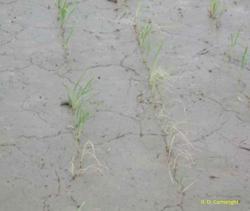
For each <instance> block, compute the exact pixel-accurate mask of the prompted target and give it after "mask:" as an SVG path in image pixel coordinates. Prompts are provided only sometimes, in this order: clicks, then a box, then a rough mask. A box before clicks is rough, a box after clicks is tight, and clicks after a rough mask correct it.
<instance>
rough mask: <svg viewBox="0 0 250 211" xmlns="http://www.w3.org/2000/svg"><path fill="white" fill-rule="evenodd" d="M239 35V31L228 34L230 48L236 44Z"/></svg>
mask: <svg viewBox="0 0 250 211" xmlns="http://www.w3.org/2000/svg"><path fill="white" fill-rule="evenodd" d="M239 37H240V31H238V32H237V33H234V34H231V35H230V48H234V47H235V46H236V45H237V43H238V40H239Z"/></svg>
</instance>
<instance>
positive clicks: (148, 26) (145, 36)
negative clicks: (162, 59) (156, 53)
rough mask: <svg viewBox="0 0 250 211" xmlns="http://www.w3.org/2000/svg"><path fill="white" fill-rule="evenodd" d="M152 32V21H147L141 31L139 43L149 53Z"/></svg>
mask: <svg viewBox="0 0 250 211" xmlns="http://www.w3.org/2000/svg"><path fill="white" fill-rule="evenodd" d="M151 33H152V23H151V22H148V23H145V24H144V25H143V26H142V28H141V29H140V31H139V45H140V47H141V48H142V49H144V50H145V51H146V52H147V53H149V52H150V50H151V46H150V40H149V38H150V35H151Z"/></svg>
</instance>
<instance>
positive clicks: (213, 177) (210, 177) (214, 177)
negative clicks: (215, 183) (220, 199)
mask: <svg viewBox="0 0 250 211" xmlns="http://www.w3.org/2000/svg"><path fill="white" fill-rule="evenodd" d="M218 178H219V177H216V176H214V175H211V176H209V179H218Z"/></svg>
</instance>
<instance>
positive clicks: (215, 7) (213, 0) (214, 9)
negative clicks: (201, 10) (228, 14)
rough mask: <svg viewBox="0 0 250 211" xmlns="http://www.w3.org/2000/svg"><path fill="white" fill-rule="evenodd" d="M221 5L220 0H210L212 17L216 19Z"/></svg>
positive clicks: (210, 14) (210, 15)
mask: <svg viewBox="0 0 250 211" xmlns="http://www.w3.org/2000/svg"><path fill="white" fill-rule="evenodd" d="M219 7H220V2H219V0H210V5H209V10H208V12H209V17H210V18H212V19H216V18H217V17H218V15H219Z"/></svg>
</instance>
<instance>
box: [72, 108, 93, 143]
mask: <svg viewBox="0 0 250 211" xmlns="http://www.w3.org/2000/svg"><path fill="white" fill-rule="evenodd" d="M89 118H90V113H89V112H88V111H87V109H86V108H85V106H83V104H81V106H79V108H77V110H76V111H75V115H74V128H75V136H76V140H77V141H80V137H81V134H82V132H83V128H84V126H85V123H86V121H87V120H88V119H89Z"/></svg>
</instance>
